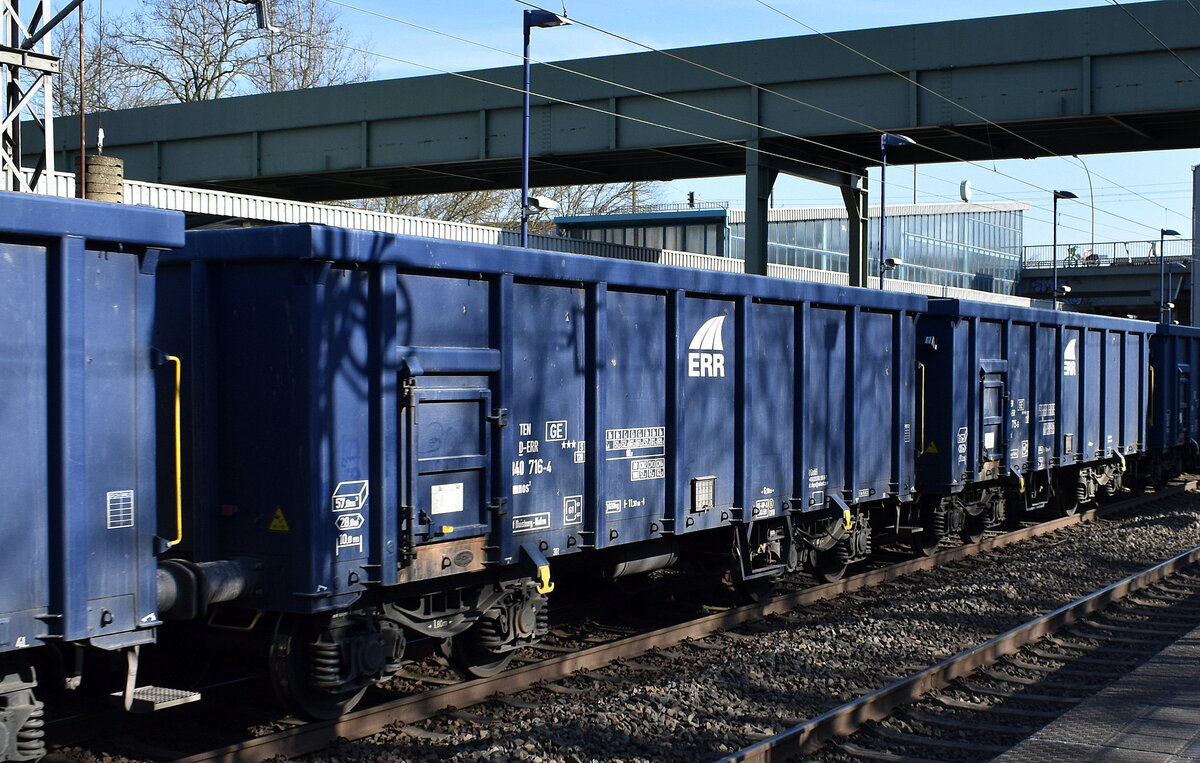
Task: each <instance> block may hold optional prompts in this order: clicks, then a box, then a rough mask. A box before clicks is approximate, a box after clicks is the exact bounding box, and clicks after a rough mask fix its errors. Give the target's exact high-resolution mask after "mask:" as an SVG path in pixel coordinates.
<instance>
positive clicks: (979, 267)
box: [728, 205, 1024, 294]
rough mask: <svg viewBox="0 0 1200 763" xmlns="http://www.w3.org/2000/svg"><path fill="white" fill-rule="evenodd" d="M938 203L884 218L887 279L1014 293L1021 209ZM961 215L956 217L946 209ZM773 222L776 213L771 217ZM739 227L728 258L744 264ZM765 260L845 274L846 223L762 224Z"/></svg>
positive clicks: (875, 254) (873, 224)
mask: <svg viewBox="0 0 1200 763" xmlns="http://www.w3.org/2000/svg"><path fill="white" fill-rule="evenodd" d="M937 206H939V205H928V206H924V207H918V209H925V210H929V211H927V212H923V213H918V214H914V213H911V212H905V211H903V210H904V208H903V207H901V208H898V209H897V211H896V212H891V211H889V213H888V216H887V225H886V231H887V246H886V250H885V256H886V257H898V258H900V259H901V260H902V263H903V264H901V265H900V267H899V268H898V269H897V270H896V272H894V273H889V274H888V278H900V279H903V280H906V281H917V282H919V283H928V284H935V285H937V286H957V287H961V288H965V289H979V290H982V291H991V292H997V293H1000V294H1015V293H1016V284H1017V280H1018V275H1019V272H1020V269H1021V252H1022V246H1023V244H1024V236H1023V217H1022V215H1023V214H1024V211H1023V210H1021V209H1012V210H1003V211H993V210H989V209H986V208H983V207H979V208H978V209H979V211H975V210H969V211H968V210H967V209H966V205H940V206H943V207H945V208H946V211H936V208H937ZM953 209H960V210H962V211H951V210H953ZM776 216H777V217H778V211H776ZM745 230H746V226H745V224H743V223H732V224H731V225H730V226H729V250H728V251H729V256H731V257H737V258H739V259H744V258H745ZM767 236H768V241H769V243H768V247H769V248H768V258H769V260H770V262H774V263H779V264H783V265H799V266H802V267H807V268H817V269H819V270H833V271H837V272H840V273H845V272H847V271H848V270H849V267H850V264H849V263H850V258H849V256H848V255H847V254H846V252H847V251H849V248H850V234H849V228H848V222H847V220H846V218H840V219H839V218H824V219H816V218H814V219H795V220H775V221H772V222H771V223H769V224H768V226H767ZM868 241H869V249H868V251H869V252H870V257H869V260H868V263H869V264H868V268H869V272H870V275H872V276H878V275H879V218H878V217H871V218H870V224H869V233H868Z"/></svg>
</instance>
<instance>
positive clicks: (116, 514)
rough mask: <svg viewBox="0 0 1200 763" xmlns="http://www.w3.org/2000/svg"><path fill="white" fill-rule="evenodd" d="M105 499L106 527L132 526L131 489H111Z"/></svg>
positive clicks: (114, 528)
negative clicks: (106, 509)
mask: <svg viewBox="0 0 1200 763" xmlns="http://www.w3.org/2000/svg"><path fill="white" fill-rule="evenodd" d="M105 499H106V503H107V506H108V529H109V530H119V529H121V528H123V527H133V491H132V490H113V491H112V492H110V493H108V494H107V495H106V496H105Z"/></svg>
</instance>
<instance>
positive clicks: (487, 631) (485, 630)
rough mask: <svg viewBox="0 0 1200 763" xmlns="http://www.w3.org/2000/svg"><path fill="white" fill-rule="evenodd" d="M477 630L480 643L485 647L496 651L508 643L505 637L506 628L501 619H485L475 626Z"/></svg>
mask: <svg viewBox="0 0 1200 763" xmlns="http://www.w3.org/2000/svg"><path fill="white" fill-rule="evenodd" d="M475 628H476V633H477V636H478V638H479V643H480V644H483V645H484V646H485V647H489V648H492V649H495V648H497V647H501V646H503V645H504V642H505V641H507V639H506V638H505V635H504V626H503V625H502V624H501V622H500V618H499V617H484V618H482V619H480V621H479V622H478V623H477V624H476V625H475Z"/></svg>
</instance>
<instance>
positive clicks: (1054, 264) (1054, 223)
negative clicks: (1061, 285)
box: [1050, 191, 1079, 310]
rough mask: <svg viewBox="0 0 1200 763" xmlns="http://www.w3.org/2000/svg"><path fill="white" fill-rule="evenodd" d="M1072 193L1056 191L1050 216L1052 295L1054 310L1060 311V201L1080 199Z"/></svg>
mask: <svg viewBox="0 0 1200 763" xmlns="http://www.w3.org/2000/svg"><path fill="white" fill-rule="evenodd" d="M1078 198H1079V197H1078V196H1076V195H1075V194H1073V193H1071V192H1070V191H1055V192H1054V201H1053V203H1052V204H1051V205H1050V206H1051V210H1052V211H1051V214H1050V262H1051V268H1052V273H1053V275H1052V276H1051V278H1050V284H1051V294H1050V296H1051V297H1052V298H1053V299H1054V309H1055V310H1057V309H1058V200H1059V199H1078Z"/></svg>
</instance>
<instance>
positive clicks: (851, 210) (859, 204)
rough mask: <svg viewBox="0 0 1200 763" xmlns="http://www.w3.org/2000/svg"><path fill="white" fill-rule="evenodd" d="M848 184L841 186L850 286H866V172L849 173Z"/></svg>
mask: <svg viewBox="0 0 1200 763" xmlns="http://www.w3.org/2000/svg"><path fill="white" fill-rule="evenodd" d="M849 179H850V182H849V183H848V184H845V185H842V186H841V189H842V201H844V202H845V204H846V215H847V216H848V217H849V220H848V221H847V223H846V230H847V231H848V232H849V234H850V241H849V249H848V250H847V252H848V254H849V255H850V267H849V273H850V285H851V286H866V285H867V276H868V275H869V273H870V271H869V270H868V268H867V263H868V262H869V260H868V258H867V232H868V230H869V228H868V223H869V218H868V216H867V214H868V213H867V172H866V170H863V171H862V172H861V173H858V172H854V173H850V178H849Z"/></svg>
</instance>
